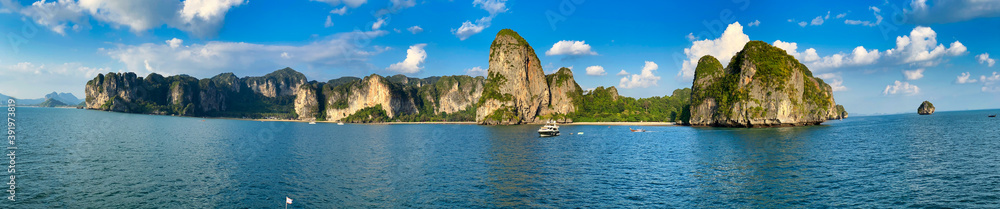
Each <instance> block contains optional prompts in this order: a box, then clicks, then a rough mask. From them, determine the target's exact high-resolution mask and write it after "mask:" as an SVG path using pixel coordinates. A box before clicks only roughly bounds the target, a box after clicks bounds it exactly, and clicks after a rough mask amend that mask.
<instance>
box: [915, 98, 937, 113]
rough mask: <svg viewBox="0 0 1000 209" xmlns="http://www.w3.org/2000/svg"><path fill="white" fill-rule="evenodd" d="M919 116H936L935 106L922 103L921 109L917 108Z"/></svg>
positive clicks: (926, 102) (929, 103) (925, 102)
mask: <svg viewBox="0 0 1000 209" xmlns="http://www.w3.org/2000/svg"><path fill="white" fill-rule="evenodd" d="M917 114H921V115H930V114H934V104H931V102H928V101H924V102H923V103H920V107H917Z"/></svg>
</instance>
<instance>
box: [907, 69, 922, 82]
mask: <svg viewBox="0 0 1000 209" xmlns="http://www.w3.org/2000/svg"><path fill="white" fill-rule="evenodd" d="M903 77H906V80H910V81H912V80H917V79H920V78H923V77H924V69H923V68H920V69H916V70H904V71H903Z"/></svg>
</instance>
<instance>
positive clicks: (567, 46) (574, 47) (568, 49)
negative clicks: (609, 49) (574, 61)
mask: <svg viewBox="0 0 1000 209" xmlns="http://www.w3.org/2000/svg"><path fill="white" fill-rule="evenodd" d="M545 55H546V56H553V55H574V56H578V55H597V52H594V51H591V50H590V45H588V44H586V43H584V42H583V41H559V42H556V43H555V44H552V48H551V49H549V50H548V51H545Z"/></svg>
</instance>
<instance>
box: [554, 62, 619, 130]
mask: <svg viewBox="0 0 1000 209" xmlns="http://www.w3.org/2000/svg"><path fill="white" fill-rule="evenodd" d="M545 80H546V82H547V83H548V86H549V96H550V97H549V105H548V106H546V107H545V108H544V109H543V110H542V112H541V114H540V115H545V116H557V118H555V119H557V120H559V122H573V120H572V119H570V118H567V117H558V116H561V115H566V114H570V113H573V112H576V108H577V107H576V103H575V102H574V101H573V100H574V98H580V97H581V96H582V95H583V89H581V88H580V85H579V84H577V83H576V80H575V79H573V71H572V70H570V69H569V68H559V71H556V72H555V73H552V74H549V75H545ZM612 88H613V87H612ZM614 94H615V95H614V96H615V99H617V96H618V95H617V94H618V92H617V90H615V93H614Z"/></svg>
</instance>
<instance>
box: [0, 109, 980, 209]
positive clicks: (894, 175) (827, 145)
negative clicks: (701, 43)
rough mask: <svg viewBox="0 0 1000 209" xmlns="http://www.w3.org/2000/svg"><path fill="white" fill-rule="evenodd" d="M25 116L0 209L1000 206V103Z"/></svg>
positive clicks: (42, 112)
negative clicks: (904, 108)
mask: <svg viewBox="0 0 1000 209" xmlns="http://www.w3.org/2000/svg"><path fill="white" fill-rule="evenodd" d="M18 111H19V112H18V115H17V116H18V117H17V118H18V119H19V120H18V121H17V127H18V129H17V130H18V131H19V132H18V133H17V137H18V139H19V140H18V141H17V143H18V151H17V164H16V166H17V190H16V194H17V201H16V202H11V201H7V200H5V199H4V200H0V208H51V207H62V208H283V207H284V197H286V196H287V197H290V198H292V199H294V203H293V204H292V205H289V208H345V207H346V208H358V207H361V208H365V207H375V208H386V207H388V208H410V207H429V208H440V207H443V208H481V207H514V208H571V207H599V208H606V207H642V208H647V207H658V208H659V207H668V208H700V207H712V208H747V207H750V208H760V207H764V208H796V207H804V208H817V207H820V208H821V207H851V208H858V207H860V208H886V207H891V208H895V207H938V206H940V207H958V208H997V207H1000V154H998V153H1000V119H997V118H987V117H986V115H988V114H995V113H1000V110H988V111H960V112H938V113H935V114H934V115H929V116H918V115H916V114H903V115H886V116H869V117H853V118H848V119H845V120H843V121H829V122H827V123H824V125H822V126H814V127H788V128H766V129H723V128H691V127H642V128H645V129H648V130H651V131H653V132H647V133H632V132H628V128H629V127H627V126H574V125H566V126H563V127H562V130H563V133H564V135H563V136H559V137H551V138H538V137H537V134H536V133H535V130H536V129H537V128H538V127H537V126H534V125H532V126H497V127H492V126H477V125H353V124H347V125H344V126H337V125H336V124H316V125H309V124H306V123H292V122H257V121H240V120H224V119H201V118H185V117H169V116H151V115H136V114H123V113H111V112H101V111H91V110H76V109H52V108H20V109H18ZM576 132H584V134H583V135H568V134H565V133H576ZM3 166H7V165H6V163H5V164H4V165H3ZM0 173H3V172H0ZM7 175H8V174H6V173H3V175H2V176H7ZM4 178H6V177H4ZM5 195H6V193H5Z"/></svg>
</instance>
